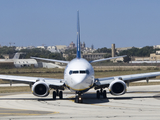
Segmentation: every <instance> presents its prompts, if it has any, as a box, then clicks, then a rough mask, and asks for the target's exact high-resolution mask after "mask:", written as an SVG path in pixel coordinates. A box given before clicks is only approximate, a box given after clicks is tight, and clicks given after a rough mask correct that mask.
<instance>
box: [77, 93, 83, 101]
mask: <svg viewBox="0 0 160 120" xmlns="http://www.w3.org/2000/svg"><path fill="white" fill-rule="evenodd" d="M75 103H83V99H82V96H81V94H78V96H76V98H75Z"/></svg>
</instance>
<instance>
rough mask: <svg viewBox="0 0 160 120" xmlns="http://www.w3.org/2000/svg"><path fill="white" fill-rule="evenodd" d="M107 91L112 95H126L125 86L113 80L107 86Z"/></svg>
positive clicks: (119, 81)
mask: <svg viewBox="0 0 160 120" xmlns="http://www.w3.org/2000/svg"><path fill="white" fill-rule="evenodd" d="M109 90H110V93H111V94H112V95H123V94H125V93H126V84H125V82H124V81H122V80H119V79H118V80H114V81H112V82H111V84H110V85H109Z"/></svg>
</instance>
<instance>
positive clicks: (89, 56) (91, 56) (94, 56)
mask: <svg viewBox="0 0 160 120" xmlns="http://www.w3.org/2000/svg"><path fill="white" fill-rule="evenodd" d="M105 55H106V53H88V54H83V55H82V57H83V58H85V59H88V60H96V59H102V58H104V56H105Z"/></svg>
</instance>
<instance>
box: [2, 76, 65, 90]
mask: <svg viewBox="0 0 160 120" xmlns="http://www.w3.org/2000/svg"><path fill="white" fill-rule="evenodd" d="M0 79H2V80H6V81H13V82H19V83H26V84H34V83H35V82H36V81H39V80H42V81H44V82H46V83H47V84H49V86H52V87H53V88H54V87H56V88H57V87H62V86H63V85H64V81H63V79H53V78H41V77H26V76H13V75H0Z"/></svg>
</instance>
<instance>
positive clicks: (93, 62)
mask: <svg viewBox="0 0 160 120" xmlns="http://www.w3.org/2000/svg"><path fill="white" fill-rule="evenodd" d="M126 56H127V55H123V56H117V57H110V58H104V59H98V60H93V61H89V63H94V62H100V61H105V60H111V59H116V58H121V57H126Z"/></svg>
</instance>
